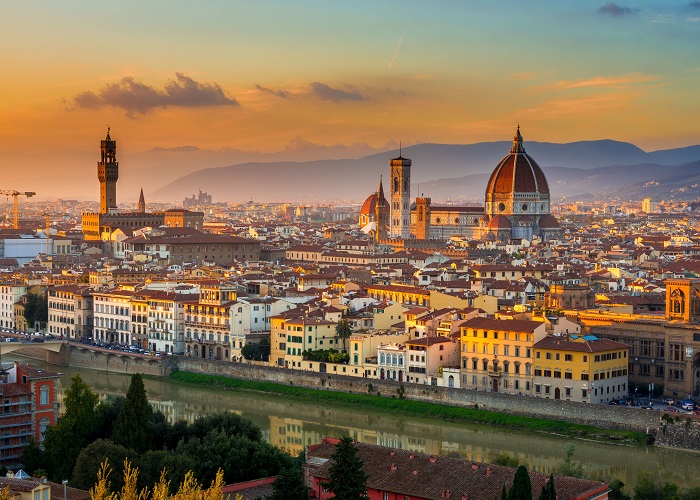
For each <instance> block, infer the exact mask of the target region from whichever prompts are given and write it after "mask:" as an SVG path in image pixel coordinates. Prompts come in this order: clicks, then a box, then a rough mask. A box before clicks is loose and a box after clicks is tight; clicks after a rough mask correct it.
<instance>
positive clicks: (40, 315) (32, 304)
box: [24, 293, 49, 328]
mask: <svg viewBox="0 0 700 500" xmlns="http://www.w3.org/2000/svg"><path fill="white" fill-rule="evenodd" d="M24 318H25V319H26V320H27V326H28V327H29V328H34V325H35V324H36V325H37V326H40V324H41V323H46V322H47V321H48V320H49V308H48V304H47V301H46V295H44V294H39V293H28V294H27V295H26V299H25V303H24Z"/></svg>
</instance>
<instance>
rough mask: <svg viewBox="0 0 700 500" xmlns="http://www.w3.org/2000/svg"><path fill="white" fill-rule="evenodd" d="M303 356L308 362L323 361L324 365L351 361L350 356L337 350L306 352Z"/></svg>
mask: <svg viewBox="0 0 700 500" xmlns="http://www.w3.org/2000/svg"><path fill="white" fill-rule="evenodd" d="M302 355H303V356H304V359H305V360H308V361H321V362H324V363H342V362H343V361H350V355H349V354H348V353H346V352H340V351H338V350H337V349H328V350H322V349H321V350H318V351H304V352H303V353H302Z"/></svg>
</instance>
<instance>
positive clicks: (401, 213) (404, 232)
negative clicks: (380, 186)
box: [389, 154, 411, 240]
mask: <svg viewBox="0 0 700 500" xmlns="http://www.w3.org/2000/svg"><path fill="white" fill-rule="evenodd" d="M389 166H390V167H391V190H390V191H391V201H390V203H391V206H390V213H391V216H390V220H389V227H390V231H389V232H390V236H391V237H392V238H403V239H405V240H407V239H409V238H410V237H411V160H410V159H408V158H404V157H403V156H401V155H400V154H399V157H398V158H393V159H391V160H389Z"/></svg>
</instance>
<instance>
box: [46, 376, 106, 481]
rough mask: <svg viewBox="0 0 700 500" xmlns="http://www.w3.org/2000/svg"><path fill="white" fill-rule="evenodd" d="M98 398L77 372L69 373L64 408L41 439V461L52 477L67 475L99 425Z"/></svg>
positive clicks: (56, 479)
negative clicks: (42, 449) (68, 384)
mask: <svg viewBox="0 0 700 500" xmlns="http://www.w3.org/2000/svg"><path fill="white" fill-rule="evenodd" d="M98 402H99V397H98V396H97V394H95V393H93V392H92V391H91V390H90V386H89V385H87V384H86V383H84V382H83V379H82V378H81V377H80V374H79V373H76V374H75V375H73V377H71V384H70V386H69V387H68V388H67V389H66V391H65V393H64V399H63V405H64V408H65V411H64V413H63V415H62V416H61V417H60V418H59V419H58V421H57V422H56V425H55V426H53V427H49V428H48V429H46V434H45V439H44V454H45V464H46V468H47V469H48V471H49V477H50V478H51V479H53V480H54V481H58V482H60V481H62V480H63V479H66V478H68V477H70V474H71V473H72V472H73V466H74V465H75V460H76V459H77V458H78V455H79V454H80V451H81V450H82V449H83V448H84V447H85V446H86V445H87V444H89V443H90V441H92V436H93V435H94V434H95V432H96V430H97V429H98V428H99V427H100V420H99V418H98V415H97V411H96V410H97V406H98Z"/></svg>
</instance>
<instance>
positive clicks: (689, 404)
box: [681, 399, 696, 411]
mask: <svg viewBox="0 0 700 500" xmlns="http://www.w3.org/2000/svg"><path fill="white" fill-rule="evenodd" d="M695 406H696V405H695V401H693V400H692V399H685V400H683V401H681V408H683V409H684V410H688V411H693V410H694V409H695Z"/></svg>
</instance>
